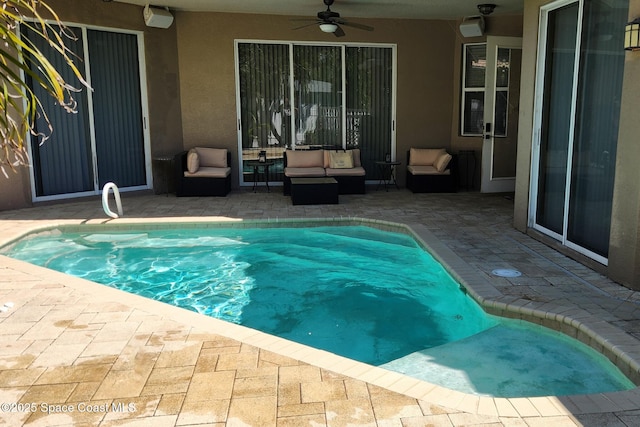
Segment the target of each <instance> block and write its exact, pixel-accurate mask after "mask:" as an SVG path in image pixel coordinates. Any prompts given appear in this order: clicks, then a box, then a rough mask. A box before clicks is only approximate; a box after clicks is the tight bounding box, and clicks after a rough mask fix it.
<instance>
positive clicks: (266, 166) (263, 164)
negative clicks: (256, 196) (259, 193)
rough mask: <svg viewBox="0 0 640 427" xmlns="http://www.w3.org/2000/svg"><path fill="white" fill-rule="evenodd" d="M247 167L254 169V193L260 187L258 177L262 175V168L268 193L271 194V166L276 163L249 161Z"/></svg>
mask: <svg viewBox="0 0 640 427" xmlns="http://www.w3.org/2000/svg"><path fill="white" fill-rule="evenodd" d="M246 164H247V166H250V167H252V168H253V192H254V193H255V192H256V188H257V187H258V175H259V174H260V168H262V176H263V177H264V183H265V185H266V186H267V192H268V193H270V192H271V188H269V166H271V165H273V164H274V162H273V161H271V160H267V161H266V162H261V161H259V160H248V161H247V163H246Z"/></svg>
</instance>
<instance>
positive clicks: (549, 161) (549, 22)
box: [530, 0, 628, 264]
mask: <svg viewBox="0 0 640 427" xmlns="http://www.w3.org/2000/svg"><path fill="white" fill-rule="evenodd" d="M627 16H628V1H627V0H623V1H620V2H608V1H606V0H581V1H558V2H555V3H552V4H550V5H547V6H545V7H543V8H542V9H541V20H540V22H541V28H540V45H539V48H538V52H539V57H538V70H543V74H541V75H539V76H538V80H537V88H536V109H535V124H534V125H535V126H534V130H535V135H534V162H533V166H532V180H531V182H532V192H531V193H532V195H533V197H532V202H531V209H530V218H531V220H532V226H533V227H534V228H535V229H538V230H539V231H541V232H543V233H545V234H548V235H550V236H552V237H554V238H556V239H558V240H559V241H561V242H562V243H563V244H564V245H566V246H568V247H571V248H573V249H575V250H577V251H579V252H582V253H584V254H586V255H587V256H590V257H591V258H593V259H595V260H597V261H599V262H601V263H604V264H606V263H607V256H608V250H609V229H610V225H611V204H612V197H613V182H614V178H615V156H616V145H617V137H618V122H619V116H620V97H621V93H622V76H623V71H624V50H622V49H621V47H620V46H622V45H623V40H622V37H623V32H622V31H620V28H624V24H625V22H626V20H627Z"/></svg>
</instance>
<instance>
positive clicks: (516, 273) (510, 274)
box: [491, 268, 522, 277]
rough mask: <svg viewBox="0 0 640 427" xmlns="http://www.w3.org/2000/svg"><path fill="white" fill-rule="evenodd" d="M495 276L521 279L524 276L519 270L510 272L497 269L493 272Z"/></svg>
mask: <svg viewBox="0 0 640 427" xmlns="http://www.w3.org/2000/svg"><path fill="white" fill-rule="evenodd" d="M491 274H493V275H494V276H498V277H519V276H522V273H520V272H519V271H518V270H510V269H508V268H497V269H495V270H493V271H492V272H491Z"/></svg>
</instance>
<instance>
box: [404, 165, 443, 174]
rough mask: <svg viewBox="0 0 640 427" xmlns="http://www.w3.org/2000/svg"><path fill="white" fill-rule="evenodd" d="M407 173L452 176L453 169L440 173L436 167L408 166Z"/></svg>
mask: <svg viewBox="0 0 640 427" xmlns="http://www.w3.org/2000/svg"><path fill="white" fill-rule="evenodd" d="M407 171H408V172H409V173H411V174H412V175H451V169H447V170H445V171H444V172H438V169H436V168H435V166H411V165H410V166H407Z"/></svg>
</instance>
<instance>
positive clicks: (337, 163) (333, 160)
mask: <svg viewBox="0 0 640 427" xmlns="http://www.w3.org/2000/svg"><path fill="white" fill-rule="evenodd" d="M329 158H330V160H329V167H330V168H331V169H351V168H352V167H353V154H352V153H351V151H331V152H330V153H329Z"/></svg>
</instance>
